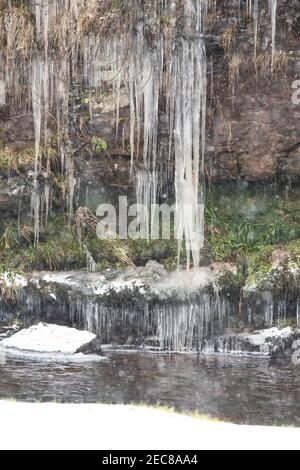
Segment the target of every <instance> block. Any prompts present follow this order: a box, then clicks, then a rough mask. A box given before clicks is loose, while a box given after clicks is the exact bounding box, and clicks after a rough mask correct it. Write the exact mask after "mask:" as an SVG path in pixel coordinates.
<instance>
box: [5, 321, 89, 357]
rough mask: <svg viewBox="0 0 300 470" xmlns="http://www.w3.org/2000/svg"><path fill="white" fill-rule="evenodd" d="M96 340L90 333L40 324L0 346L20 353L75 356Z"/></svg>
mask: <svg viewBox="0 0 300 470" xmlns="http://www.w3.org/2000/svg"><path fill="white" fill-rule="evenodd" d="M95 338H96V335H94V334H93V333H90V332H88V331H79V330H76V329H75V328H68V327H66V326H58V325H49V324H46V323H39V324H38V325H34V326H31V327H30V328H28V329H25V330H21V331H19V332H18V333H16V334H14V335H13V336H10V337H9V338H6V339H4V340H3V341H1V343H0V345H1V346H5V347H6V348H12V349H14V350H19V351H20V350H22V351H30V352H37V353H63V354H75V353H76V352H77V351H78V350H79V349H80V348H81V347H83V346H85V345H87V344H89V343H90V342H91V341H93V340H94V339H95Z"/></svg>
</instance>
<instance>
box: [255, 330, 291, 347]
mask: <svg viewBox="0 0 300 470" xmlns="http://www.w3.org/2000/svg"><path fill="white" fill-rule="evenodd" d="M293 334H294V331H293V329H292V328H291V327H287V328H283V329H282V330H279V329H278V328H269V329H266V330H258V331H254V333H253V334H246V336H247V339H248V340H249V341H250V342H251V343H252V344H253V345H254V346H262V345H264V344H265V343H266V341H268V340H272V339H280V340H281V341H284V340H286V339H288V338H291V337H292V336H293Z"/></svg>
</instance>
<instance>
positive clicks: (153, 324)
mask: <svg viewBox="0 0 300 470" xmlns="http://www.w3.org/2000/svg"><path fill="white" fill-rule="evenodd" d="M229 310H230V305H229V302H228V301H227V299H225V298H221V297H219V296H218V295H217V293H215V295H209V294H207V293H204V292H203V294H201V295H200V297H199V299H197V300H195V301H194V302H190V303H187V302H186V303H180V302H179V303H174V304H168V303H161V302H158V303H155V304H153V305H152V304H151V305H148V304H147V303H145V304H144V305H143V307H138V306H136V305H134V304H128V305H126V304H123V305H122V306H119V307H116V306H115V305H107V303H97V302H95V301H94V300H85V299H77V300H75V299H72V300H71V299H70V317H71V322H72V323H73V324H76V325H79V326H80V327H83V328H85V329H87V330H88V331H92V332H94V333H96V334H98V335H99V337H100V338H101V341H102V342H103V344H115V345H118V346H124V345H126V344H127V345H128V346H129V345H131V346H133V345H135V346H137V347H149V348H157V349H159V350H167V351H178V352H179V351H182V352H184V351H186V352H191V351H200V350H201V349H202V346H203V342H204V340H205V339H206V338H209V337H211V336H212V335H214V334H216V335H217V334H220V333H221V332H223V331H224V329H225V328H226V326H227V321H228V318H227V313H228V311H229ZM130 341H131V343H130Z"/></svg>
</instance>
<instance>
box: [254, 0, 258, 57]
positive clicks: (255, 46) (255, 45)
mask: <svg viewBox="0 0 300 470" xmlns="http://www.w3.org/2000/svg"><path fill="white" fill-rule="evenodd" d="M253 20H254V63H256V57H257V42H258V26H259V24H258V20H259V14H258V0H254V9H253Z"/></svg>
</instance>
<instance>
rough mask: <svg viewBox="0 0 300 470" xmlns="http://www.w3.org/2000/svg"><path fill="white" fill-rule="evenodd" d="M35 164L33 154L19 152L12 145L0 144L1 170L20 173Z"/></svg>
mask: <svg viewBox="0 0 300 470" xmlns="http://www.w3.org/2000/svg"><path fill="white" fill-rule="evenodd" d="M33 163H34V155H33V152H30V151H17V150H15V149H14V148H13V147H11V146H10V145H7V144H4V143H2V142H0V170H2V171H3V170H4V171H7V172H8V173H10V172H11V171H15V172H20V171H22V169H23V168H25V167H26V166H28V165H32V164H33Z"/></svg>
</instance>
